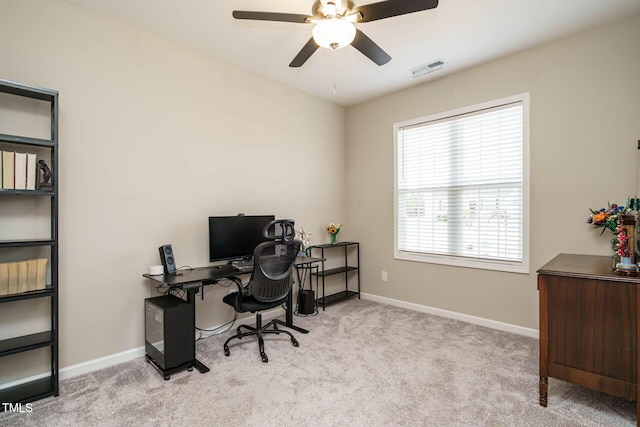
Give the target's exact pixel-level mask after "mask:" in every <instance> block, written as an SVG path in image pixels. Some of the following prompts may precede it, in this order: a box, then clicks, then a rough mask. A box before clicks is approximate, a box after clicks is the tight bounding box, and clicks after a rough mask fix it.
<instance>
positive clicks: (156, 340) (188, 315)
mask: <svg viewBox="0 0 640 427" xmlns="http://www.w3.org/2000/svg"><path fill="white" fill-rule="evenodd" d="M144 311H145V325H144V332H145V348H146V352H147V357H148V358H149V359H150V360H151V361H152V362H154V363H155V364H156V365H157V366H158V368H160V369H161V370H163V371H169V370H171V369H175V368H178V367H181V366H183V365H185V364H188V363H191V362H194V361H195V354H196V353H195V345H196V343H195V319H194V316H193V307H191V305H190V304H189V303H188V302H186V301H184V300H182V299H180V298H178V297H175V296H173V295H162V296H159V297H154V298H147V299H145V300H144Z"/></svg>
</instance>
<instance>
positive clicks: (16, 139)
mask: <svg viewBox="0 0 640 427" xmlns="http://www.w3.org/2000/svg"><path fill="white" fill-rule="evenodd" d="M0 142H8V143H11V144H20V145H31V146H34V147H47V148H53V147H54V146H55V142H54V141H52V140H50V139H42V138H31V137H29V136H18V135H9V134H6V133H0Z"/></svg>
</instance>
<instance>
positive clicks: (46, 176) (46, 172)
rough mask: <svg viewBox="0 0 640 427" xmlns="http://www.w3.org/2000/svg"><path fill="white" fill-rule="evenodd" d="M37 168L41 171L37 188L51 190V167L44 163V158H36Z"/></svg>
mask: <svg viewBox="0 0 640 427" xmlns="http://www.w3.org/2000/svg"><path fill="white" fill-rule="evenodd" d="M38 170H39V171H40V172H41V177H40V180H39V181H38V189H39V190H51V189H53V183H51V182H49V181H50V180H51V169H49V166H47V164H46V163H45V161H44V160H42V159H40V160H38Z"/></svg>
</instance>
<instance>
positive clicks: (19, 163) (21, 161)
mask: <svg viewBox="0 0 640 427" xmlns="http://www.w3.org/2000/svg"><path fill="white" fill-rule="evenodd" d="M14 156H15V161H14V165H15V166H14V169H13V173H14V181H13V182H14V188H15V189H16V190H26V189H27V153H14Z"/></svg>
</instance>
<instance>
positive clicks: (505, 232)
mask: <svg viewBox="0 0 640 427" xmlns="http://www.w3.org/2000/svg"><path fill="white" fill-rule="evenodd" d="M528 107H529V96H528V94H521V95H517V96H513V97H509V98H505V99H500V100H497V101H492V102H489V103H485V104H481V105H474V106H472V107H468V108H464V109H461V110H456V111H449V112H446V113H442V114H437V115H433V116H429V117H423V118H420V119H416V120H411V121H407V122H402V123H396V124H395V125H394V134H395V147H394V148H395V152H394V154H395V250H394V254H395V257H396V258H398V259H405V260H411V261H423V262H432V263H438V264H448V265H458V266H464V267H475V268H485V269H493V270H504V271H513V272H519V273H528V272H529V259H528V255H529V254H528V238H529V227H528V204H529V191H528V122H529V108H528Z"/></svg>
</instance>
